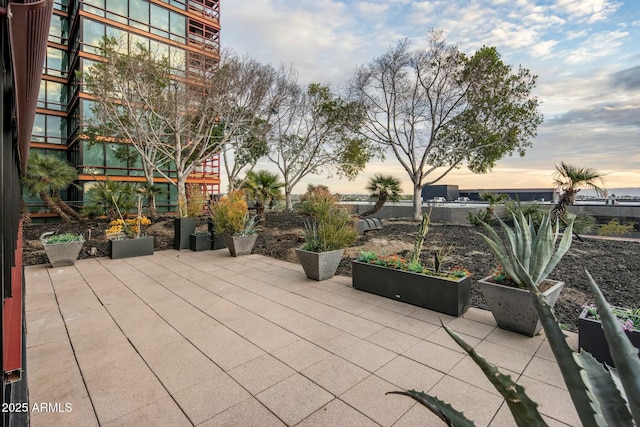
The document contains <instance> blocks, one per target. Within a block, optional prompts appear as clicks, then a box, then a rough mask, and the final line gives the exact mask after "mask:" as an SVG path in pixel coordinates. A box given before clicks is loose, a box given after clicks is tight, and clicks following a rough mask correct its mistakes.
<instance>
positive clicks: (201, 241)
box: [189, 234, 211, 252]
mask: <svg viewBox="0 0 640 427" xmlns="http://www.w3.org/2000/svg"><path fill="white" fill-rule="evenodd" d="M189 239H190V240H189V248H190V249H191V250H192V251H196V252H200V251H208V250H209V249H211V241H210V240H209V235H208V234H191V235H189Z"/></svg>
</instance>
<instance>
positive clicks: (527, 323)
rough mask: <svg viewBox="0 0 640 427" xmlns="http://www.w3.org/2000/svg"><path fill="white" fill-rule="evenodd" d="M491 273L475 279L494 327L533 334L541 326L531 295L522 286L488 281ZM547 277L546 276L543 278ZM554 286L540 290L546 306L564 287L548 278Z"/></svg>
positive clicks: (551, 303)
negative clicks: (491, 315) (495, 324)
mask: <svg viewBox="0 0 640 427" xmlns="http://www.w3.org/2000/svg"><path fill="white" fill-rule="evenodd" d="M490 279H491V276H487V277H485V278H484V279H481V280H478V286H479V287H480V291H481V292H482V295H484V299H485V300H486V301H487V304H488V305H489V309H490V310H491V313H492V314H493V317H494V319H496V323H497V324H498V327H500V328H502V329H507V330H510V331H513V332H518V333H520V334H523V335H527V336H530V337H532V336H534V335H536V334H538V333H539V332H540V330H541V329H542V324H541V323H540V319H539V317H538V312H537V311H536V308H535V307H534V305H533V300H532V298H533V296H532V295H531V293H530V292H529V291H528V290H526V289H519V288H513V287H511V286H504V285H499V284H497V283H493V282H491V281H490ZM547 280H549V279H547ZM549 281H550V282H553V283H554V285H553V286H552V287H550V288H549V289H547V290H546V291H545V292H543V293H542V295H543V297H544V299H545V300H546V301H547V304H549V306H551V307H553V305H554V304H555V303H556V300H557V299H558V296H559V295H560V291H562V288H563V287H564V282H558V281H556V280H549Z"/></svg>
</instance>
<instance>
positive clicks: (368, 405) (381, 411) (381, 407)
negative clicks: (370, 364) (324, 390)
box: [340, 375, 414, 426]
mask: <svg viewBox="0 0 640 427" xmlns="http://www.w3.org/2000/svg"><path fill="white" fill-rule="evenodd" d="M397 389H398V388H397V387H396V386H395V385H393V384H391V383H389V382H387V381H384V380H383V379H380V378H378V377H376V376H374V375H370V376H369V377H367V378H365V379H364V380H363V381H361V382H360V383H358V384H357V385H355V386H354V387H352V388H351V389H349V390H348V391H347V392H346V393H344V394H342V395H341V396H340V400H343V401H344V402H346V403H347V404H348V405H349V406H351V407H353V408H355V409H356V410H358V411H359V412H361V413H363V414H364V415H366V416H367V417H369V418H371V419H372V420H374V421H375V422H377V423H378V424H381V425H384V426H390V425H392V424H393V423H395V422H396V421H397V420H398V419H399V418H400V417H401V416H402V415H404V413H405V412H407V410H409V408H411V407H412V406H413V405H414V401H413V400H412V399H410V398H408V397H405V396H400V395H395V394H389V395H387V394H386V393H387V392H389V391H394V390H397Z"/></svg>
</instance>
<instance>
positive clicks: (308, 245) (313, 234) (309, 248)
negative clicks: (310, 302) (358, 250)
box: [296, 206, 358, 280]
mask: <svg viewBox="0 0 640 427" xmlns="http://www.w3.org/2000/svg"><path fill="white" fill-rule="evenodd" d="M357 238H358V232H357V231H356V229H355V228H354V226H353V221H352V219H351V215H349V212H347V210H346V209H344V208H341V207H337V206H328V207H327V209H324V210H323V211H322V212H318V213H316V215H315V216H314V220H313V221H312V222H306V223H305V235H304V239H305V243H304V245H302V247H300V248H298V249H296V255H297V256H298V260H299V261H300V264H301V265H302V268H303V269H304V272H305V274H306V275H307V277H308V278H309V279H314V280H326V279H330V278H332V277H333V276H334V275H335V274H336V270H337V269H338V265H339V264H340V260H342V254H344V248H346V247H347V246H350V245H352V244H353V243H354V242H355V241H356V240H357Z"/></svg>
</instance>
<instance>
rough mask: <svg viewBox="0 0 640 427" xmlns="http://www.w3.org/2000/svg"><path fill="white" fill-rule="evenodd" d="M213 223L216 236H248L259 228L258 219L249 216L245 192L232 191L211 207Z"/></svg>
mask: <svg viewBox="0 0 640 427" xmlns="http://www.w3.org/2000/svg"><path fill="white" fill-rule="evenodd" d="M210 209H211V221H212V222H213V226H214V229H215V233H216V234H220V235H226V236H246V235H249V234H254V233H255V232H256V231H257V230H258V228H257V226H256V224H257V223H256V219H255V218H251V217H250V216H249V209H248V207H247V201H246V195H245V192H244V191H243V190H235V191H231V192H230V193H229V194H228V195H227V196H224V197H222V198H221V199H220V200H219V201H217V202H215V203H214V204H213V205H212V206H211V208H210Z"/></svg>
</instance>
